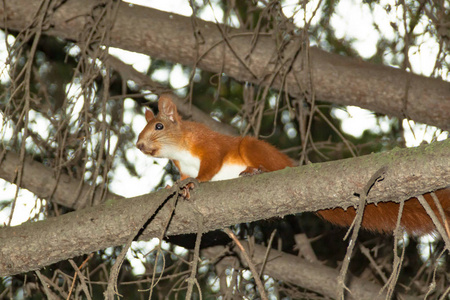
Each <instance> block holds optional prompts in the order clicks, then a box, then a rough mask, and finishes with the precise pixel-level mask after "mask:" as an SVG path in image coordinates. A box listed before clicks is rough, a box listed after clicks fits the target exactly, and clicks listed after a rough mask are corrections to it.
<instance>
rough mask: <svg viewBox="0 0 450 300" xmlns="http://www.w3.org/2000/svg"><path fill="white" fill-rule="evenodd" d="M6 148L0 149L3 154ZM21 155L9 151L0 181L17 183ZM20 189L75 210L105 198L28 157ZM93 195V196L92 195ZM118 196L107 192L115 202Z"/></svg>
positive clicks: (2, 162)
mask: <svg viewBox="0 0 450 300" xmlns="http://www.w3.org/2000/svg"><path fill="white" fill-rule="evenodd" d="M3 151H4V149H3V148H2V147H1V146H0V153H2V152H3ZM21 165H22V164H21V160H20V156H19V155H18V154H16V153H14V152H12V151H6V152H5V156H4V159H3V161H0V178H3V179H4V180H6V181H9V182H11V183H16V180H17V178H16V176H17V174H18V172H17V171H18V168H20V166H21ZM22 174H23V175H22V181H21V184H22V186H21V188H25V189H27V190H29V191H31V192H32V193H34V194H35V195H36V196H38V197H39V198H41V199H46V200H49V201H52V202H55V203H57V204H60V205H63V206H65V207H69V208H73V209H75V210H78V209H82V208H85V207H88V206H91V205H92V204H97V203H100V202H101V200H102V198H103V197H102V195H101V194H100V193H95V191H93V190H92V189H91V186H89V185H87V184H86V183H80V180H76V179H74V178H72V177H70V176H69V175H67V174H61V175H60V176H59V179H57V178H56V172H55V171H54V170H53V169H51V168H49V167H47V166H45V165H44V164H42V163H40V162H37V161H34V160H33V159H31V158H29V157H27V158H25V160H24V162H23V173H22ZM91 193H93V194H92V195H91ZM118 197H119V196H117V195H114V194H112V193H108V194H107V195H106V196H105V198H106V199H115V198H118Z"/></svg>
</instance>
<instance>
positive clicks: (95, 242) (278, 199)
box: [0, 140, 450, 276]
mask: <svg viewBox="0 0 450 300" xmlns="http://www.w3.org/2000/svg"><path fill="white" fill-rule="evenodd" d="M449 154H450V140H447V141H444V142H436V143H434V144H431V145H428V146H421V147H418V148H412V149H401V150H393V151H390V152H386V153H379V154H372V155H368V156H362V157H357V158H352V159H346V160H340V161H334V162H327V163H321V164H311V165H307V166H303V167H298V168H290V169H285V170H281V171H277V172H271V173H266V174H261V175H257V176H253V177H246V178H238V179H234V180H228V181H219V182H207V183H202V184H200V186H199V187H198V188H196V189H195V190H194V191H193V192H192V194H191V195H192V196H193V197H192V198H193V199H191V200H190V201H179V203H178V205H177V207H176V211H175V215H174V217H173V219H172V221H171V223H170V226H169V228H168V230H167V235H175V234H184V233H195V232H196V231H197V227H198V223H197V218H198V215H199V214H202V215H203V220H205V224H204V228H205V231H210V230H215V229H220V228H223V227H225V226H230V225H233V224H237V223H242V222H252V221H255V220H261V219H267V218H271V217H275V216H285V215H287V214H295V213H299V212H303V211H316V210H319V209H326V208H331V207H337V206H340V207H348V206H352V205H355V204H357V203H358V200H359V199H358V198H357V197H356V196H355V195H354V194H355V193H360V192H361V191H360V190H361V189H362V187H363V186H364V185H366V183H367V181H368V180H369V178H370V177H371V176H372V174H373V173H375V172H376V171H377V170H379V169H380V168H381V167H383V166H387V167H388V170H387V171H386V173H385V175H384V180H383V181H381V182H378V183H376V184H375V186H374V187H373V189H372V190H371V192H370V194H369V196H368V199H367V200H368V202H369V203H371V202H380V201H400V200H405V199H408V198H410V197H412V196H415V195H419V194H423V193H426V192H429V191H432V190H436V189H439V188H443V187H447V186H448V183H449V182H450V155H449ZM170 193H171V191H168V190H163V191H159V192H156V193H151V194H148V195H143V196H139V197H135V198H130V199H118V200H114V201H108V202H107V203H104V204H101V205H98V206H95V207H92V208H88V209H84V210H80V211H76V212H73V213H68V214H65V215H62V216H59V217H55V218H51V219H48V220H45V221H38V222H35V223H26V224H23V225H20V226H16V227H8V228H2V229H1V230H0V244H1V245H2V247H1V249H0V276H4V275H8V274H16V273H21V272H25V271H29V270H34V269H39V268H42V267H44V266H46V265H49V264H51V263H55V262H57V261H60V260H65V259H68V258H71V257H74V256H77V255H80V254H84V253H90V252H93V251H96V250H99V249H104V248H106V247H111V246H115V245H121V244H123V243H124V242H125V241H126V240H127V238H129V236H130V235H132V234H135V233H136V231H137V230H138V229H139V228H135V227H136V224H139V223H140V221H141V220H143V219H144V218H150V217H152V220H151V222H150V223H149V225H148V227H147V228H146V229H145V230H144V231H143V234H142V235H141V236H140V239H144V240H148V239H150V238H152V237H158V236H159V235H160V234H161V231H162V230H163V229H162V226H163V224H164V222H165V220H166V219H167V217H168V216H169V215H170V211H171V210H170V207H168V206H167V205H165V206H163V207H161V209H160V210H159V211H158V213H157V214H155V215H153V216H152V214H151V212H152V210H153V205H154V203H162V202H164V201H165V200H166V199H167V198H168V197H169V196H170ZM152 203H153V204H152Z"/></svg>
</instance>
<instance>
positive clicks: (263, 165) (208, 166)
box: [136, 95, 450, 234]
mask: <svg viewBox="0 0 450 300" xmlns="http://www.w3.org/2000/svg"><path fill="white" fill-rule="evenodd" d="M158 108H159V114H158V115H157V116H156V117H155V115H154V114H153V113H152V112H151V111H150V110H147V111H146V112H145V118H146V120H147V125H146V126H145V128H144V129H143V130H142V132H141V133H140V134H139V138H138V141H137V144H136V146H137V148H139V150H141V151H142V152H143V153H145V154H148V155H151V156H153V157H161V158H169V159H171V160H172V161H173V162H174V164H175V166H176V167H177V168H178V170H179V171H180V175H181V179H185V178H187V177H194V178H197V180H199V181H211V180H212V181H213V180H225V179H231V178H236V177H238V176H239V175H241V174H245V173H250V174H253V173H257V172H261V171H266V172H271V171H276V170H281V169H284V168H286V167H292V166H294V164H293V162H292V160H291V159H290V158H289V157H288V156H287V155H285V154H283V153H281V152H280V151H278V150H277V149H276V148H275V147H273V146H272V145H270V144H268V143H266V142H264V141H261V140H258V139H255V138H252V137H233V136H227V135H223V134H220V133H218V132H215V131H213V130H211V129H209V128H208V127H207V126H205V125H203V124H200V123H196V122H189V121H183V120H181V117H180V116H179V115H178V112H177V108H176V106H175V104H174V103H173V102H172V100H171V98H170V96H168V95H162V96H161V97H160V99H159V103H158ZM436 195H437V197H438V199H439V201H440V203H441V206H442V208H443V210H444V213H445V218H446V220H450V188H446V189H441V190H438V191H436ZM424 197H425V199H426V200H427V202H428V204H429V205H430V206H431V208H432V209H433V211H434V212H435V214H436V215H437V216H438V217H439V219H440V220H441V221H442V218H441V217H440V213H439V211H438V209H437V207H436V205H435V203H434V201H433V199H432V198H431V195H430V194H429V193H428V194H425V195H424ZM399 207H400V205H399V204H398V203H394V202H382V203H378V204H368V205H366V207H365V210H364V216H363V220H362V227H363V228H365V229H368V230H372V231H378V232H386V233H388V232H393V230H394V229H395V227H396V224H397V216H398V210H399ZM317 214H318V215H320V216H321V217H322V218H324V219H325V220H327V221H329V222H331V223H334V224H337V225H340V226H350V225H351V224H352V222H353V219H354V218H355V216H356V210H355V209H354V208H353V207H349V208H347V209H346V210H344V209H342V208H334V209H327V210H320V211H318V212H317ZM401 226H402V227H403V228H404V229H405V230H406V231H407V232H409V233H415V234H426V233H431V232H433V231H434V230H435V226H434V224H433V222H432V220H431V218H430V217H429V216H428V214H427V213H426V211H425V210H424V208H423V207H422V205H421V204H420V203H419V201H418V200H417V198H411V199H409V200H406V202H405V205H404V208H403V213H402V218H401Z"/></svg>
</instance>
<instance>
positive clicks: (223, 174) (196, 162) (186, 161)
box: [161, 148, 247, 181]
mask: <svg viewBox="0 0 450 300" xmlns="http://www.w3.org/2000/svg"><path fill="white" fill-rule="evenodd" d="M161 154H162V155H161V156H162V157H167V158H169V159H173V160H177V161H178V163H179V164H180V168H181V171H182V172H183V174H186V175H188V176H189V177H193V178H196V177H197V176H198V172H199V170H200V159H199V158H198V157H197V156H194V155H192V154H191V153H190V152H189V151H186V150H179V149H174V148H165V149H161ZM246 167H247V166H245V165H236V164H227V163H225V164H223V165H222V168H221V169H220V170H219V172H217V174H216V175H214V177H213V178H212V179H211V181H218V180H227V179H232V178H237V177H239V174H240V173H241V172H242V171H244V170H245V169H246Z"/></svg>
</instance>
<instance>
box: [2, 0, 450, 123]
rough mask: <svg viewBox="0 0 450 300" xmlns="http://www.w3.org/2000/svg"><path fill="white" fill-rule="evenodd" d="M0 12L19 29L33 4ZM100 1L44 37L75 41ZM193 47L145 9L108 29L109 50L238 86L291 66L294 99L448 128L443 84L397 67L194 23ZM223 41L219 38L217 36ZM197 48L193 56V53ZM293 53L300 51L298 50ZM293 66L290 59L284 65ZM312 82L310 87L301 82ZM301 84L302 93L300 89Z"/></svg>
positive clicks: (170, 20)
mask: <svg viewBox="0 0 450 300" xmlns="http://www.w3.org/2000/svg"><path fill="white" fill-rule="evenodd" d="M3 3H4V4H3V5H2V6H1V7H0V18H1V19H2V20H4V22H3V23H2V25H1V26H2V27H3V28H10V29H14V30H23V29H25V28H27V26H29V25H30V24H32V22H33V16H35V13H36V11H37V10H38V7H39V5H40V3H41V2H40V1H39V0H7V1H4V2H3ZM99 3H102V1H88V0H77V1H74V0H71V1H67V2H65V3H64V4H63V5H61V6H60V7H58V8H57V9H56V10H55V11H54V12H51V13H49V14H48V16H47V18H48V20H47V24H50V25H51V26H48V28H45V32H44V33H46V34H50V35H55V36H59V37H61V38H66V39H70V40H75V41H78V40H79V33H80V32H82V30H83V28H84V26H85V25H86V24H87V23H88V22H89V21H90V20H91V15H92V13H91V12H92V7H93V6H96V5H98V4H99ZM195 23H196V24H197V27H196V29H195V30H196V32H197V33H198V37H199V40H200V43H198V44H196V39H195V37H194V34H193V32H194V30H193V28H192V24H193V22H192V20H191V18H188V17H183V16H179V15H176V14H172V13H165V12H161V11H157V10H154V9H150V8H145V7H139V6H137V5H132V6H131V5H128V4H125V3H121V5H120V7H119V9H118V13H117V19H116V22H115V24H114V27H113V29H112V31H111V40H110V42H111V44H110V46H113V47H118V48H122V49H125V50H130V51H135V52H140V53H145V54H148V55H150V56H152V57H155V58H159V59H163V60H169V61H172V62H178V63H181V64H184V65H188V66H194V65H195V66H196V67H199V68H201V69H204V70H207V71H210V72H215V73H222V72H225V73H226V74H227V75H228V76H230V77H233V78H235V79H237V80H240V81H249V82H253V83H256V84H262V85H268V84H271V85H272V86H273V87H274V88H278V89H280V88H281V87H282V79H281V78H280V76H276V77H275V78H274V80H273V81H272V80H271V79H272V75H280V74H282V73H283V72H281V73H277V70H281V71H286V70H287V69H288V66H291V65H292V68H290V69H289V70H290V71H289V73H288V75H287V77H286V82H285V85H284V86H283V88H284V89H285V90H286V91H287V92H289V93H290V94H291V95H294V96H298V95H301V94H302V93H303V91H304V88H305V87H309V86H310V85H313V86H314V94H315V95H316V98H317V99H320V100H324V101H329V102H333V103H337V104H342V105H356V106H359V107H363V108H367V109H371V110H373V111H376V112H379V113H384V114H387V115H390V116H396V117H399V118H404V117H405V116H406V117H408V118H410V119H412V120H415V121H418V122H422V123H426V124H430V125H434V126H437V127H440V128H442V129H445V130H448V129H450V121H449V120H450V83H448V82H445V81H442V80H439V79H433V78H427V77H423V76H418V75H414V74H411V73H407V72H404V71H402V70H399V69H396V68H392V67H387V66H380V65H373V64H370V63H367V62H364V61H361V60H357V59H351V58H346V57H342V56H339V55H334V54H330V53H326V52H324V51H322V50H320V49H317V48H310V49H308V50H309V66H310V68H308V67H306V65H305V60H304V59H303V58H304V57H307V56H308V55H307V53H306V52H304V51H303V52H302V51H301V48H300V45H301V44H302V43H301V42H300V41H298V40H293V41H292V43H290V44H289V45H287V46H286V47H285V49H284V50H283V51H282V52H281V53H280V49H278V46H277V44H276V42H275V40H274V38H273V36H271V35H270V34H261V35H259V36H258V38H257V42H256V43H255V44H253V39H254V33H253V32H245V31H242V30H238V29H231V28H227V27H224V26H221V30H219V25H217V24H214V23H211V22H204V21H202V20H196V22H195ZM224 37H225V38H224ZM196 46H198V52H197V51H196ZM298 51H300V53H299V52H298ZM293 59H295V61H293V62H292V60H293ZM310 76H311V78H312V83H311V82H310V81H309V78H310ZM302 87H303V88H302Z"/></svg>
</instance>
